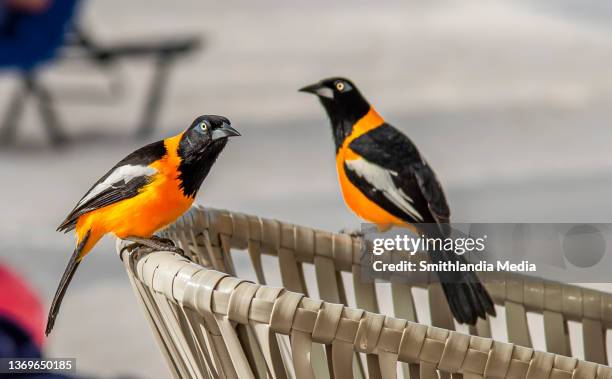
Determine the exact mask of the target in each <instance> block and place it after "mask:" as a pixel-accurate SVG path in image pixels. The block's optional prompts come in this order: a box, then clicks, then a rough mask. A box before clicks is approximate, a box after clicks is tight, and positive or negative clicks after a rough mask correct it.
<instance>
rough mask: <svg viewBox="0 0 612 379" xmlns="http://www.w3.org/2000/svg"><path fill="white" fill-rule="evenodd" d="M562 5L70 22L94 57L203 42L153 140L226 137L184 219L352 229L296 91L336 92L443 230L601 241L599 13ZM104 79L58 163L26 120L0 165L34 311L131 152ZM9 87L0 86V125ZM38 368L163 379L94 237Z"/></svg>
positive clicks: (319, 6)
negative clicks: (444, 213)
mask: <svg viewBox="0 0 612 379" xmlns="http://www.w3.org/2000/svg"><path fill="white" fill-rule="evenodd" d="M579 4H580V5H582V4H584V3H583V2H578V1H569V0H564V1H562V2H556V1H555V2H552V1H545V2H538V4H537V5H535V4H534V3H532V2H527V1H519V2H512V3H509V2H503V1H484V0H482V1H475V0H474V1H465V2H461V3H459V2H452V1H443V0H437V1H431V2H401V1H386V2H382V3H380V4H379V3H377V4H376V5H374V4H370V3H369V2H366V1H358V2H354V1H338V2H334V3H332V4H329V3H328V2H322V1H319V0H317V1H310V2H298V3H291V4H290V3H288V2H280V1H273V0H266V1H258V2H256V3H255V2H249V1H245V0H242V1H230V2H217V3H207V2H202V1H196V0H188V1H183V2H179V3H171V2H166V1H162V0H154V1H151V0H149V1H142V0H138V1H130V2H124V1H118V0H105V1H90V2H87V3H86V4H85V5H86V8H85V9H84V11H85V14H84V17H85V20H86V21H87V24H88V25H89V26H90V27H91V28H92V29H93V31H94V32H95V34H96V35H98V36H99V38H100V39H101V40H103V41H116V40H122V39H124V38H125V39H127V38H155V37H156V36H163V35H168V34H175V33H179V34H188V33H191V32H194V31H195V32H196V33H200V34H203V35H206V37H207V40H208V43H209V46H208V48H207V49H206V51H204V52H203V53H202V54H199V55H196V56H194V57H192V58H190V59H189V60H187V61H185V62H182V63H181V64H179V67H177V68H178V69H177V70H176V71H175V72H174V73H173V75H172V80H171V86H170V89H169V93H168V98H167V102H166V104H165V106H164V109H163V111H162V114H163V117H162V120H161V128H160V129H159V131H158V133H157V135H156V137H155V138H154V139H158V138H163V137H165V136H169V135H172V134H174V133H176V132H178V131H179V130H181V129H182V128H184V127H185V126H186V125H187V124H188V123H189V122H190V121H191V120H192V119H193V118H194V116H195V115H197V114H201V113H217V114H223V115H226V116H228V117H229V118H230V119H231V120H232V122H233V125H234V126H235V127H236V128H237V129H238V130H240V131H241V132H242V133H243V137H241V138H238V139H235V140H232V141H231V143H230V145H229V146H228V148H227V149H226V151H225V152H224V153H223V155H222V156H221V158H220V159H219V161H218V164H217V165H216V166H215V167H214V168H213V171H212V173H211V175H210V176H209V178H208V179H207V182H206V183H205V186H204V188H203V190H202V191H201V193H200V195H199V197H198V202H200V203H204V204H207V205H211V206H215V207H219V208H228V209H233V210H239V211H243V212H250V213H256V214H259V215H262V216H269V217H275V218H279V219H283V220H287V221H292V222H296V223H300V224H304V225H309V226H317V227H321V228H326V229H329V230H338V229H340V228H343V227H352V226H353V227H355V226H357V225H358V220H357V219H356V218H354V216H353V215H351V214H350V213H349V212H348V211H347V210H346V209H345V207H344V205H343V204H342V202H341V198H340V195H339V192H338V188H337V183H336V176H335V175H336V174H335V171H334V170H335V169H334V164H333V151H332V143H331V136H330V131H329V127H328V125H327V121H326V119H325V116H324V115H323V112H322V109H320V106H319V105H318V104H317V103H316V101H315V99H314V98H311V97H308V96H306V95H304V94H298V93H297V92H296V89H297V88H299V87H300V86H302V85H304V84H308V83H310V82H312V81H314V80H317V79H319V78H321V77H324V76H329V75H336V74H343V75H347V76H349V77H351V78H352V79H354V80H355V81H356V82H357V83H358V84H359V85H360V87H361V88H362V90H363V92H364V93H366V95H367V96H368V97H369V98H370V99H371V100H372V102H373V103H374V104H375V105H376V106H377V108H378V109H379V111H380V112H381V113H382V114H383V115H384V116H386V118H387V119H388V121H390V122H391V123H393V124H395V125H396V126H398V127H400V128H401V129H402V130H403V131H405V132H406V133H407V134H408V135H410V136H411V138H412V139H413V140H414V141H415V142H416V143H417V144H418V146H420V148H421V151H422V152H423V154H424V155H425V156H426V157H427V158H428V160H429V161H430V163H431V165H432V166H433V167H434V168H435V169H436V171H437V172H438V175H439V177H440V179H441V181H442V182H443V184H444V185H445V188H446V190H447V194H448V197H449V202H450V204H451V208H452V211H453V218H454V220H455V221H464V222H483V221H531V222H535V221H549V222H561V221H567V222H575V221H597V222H608V221H609V220H610V214H612V199H611V198H610V196H609V194H610V193H611V190H612V177H611V176H610V175H609V173H610V172H612V152H611V151H610V141H611V140H612V128H611V127H610V125H609V120H610V119H612V107H611V106H610V104H612V66H611V65H610V64H609V62H611V61H612V38H610V36H611V32H612V29H611V28H610V27H609V26H608V25H609V19H610V15H611V14H612V10H610V8H609V7H606V6H603V5H602V4H604V2H603V1H593V0H591V1H589V6H590V7H587V8H588V9H591V11H590V12H587V11H584V12H577V11H575V9H576V7H577V6H578V5H579ZM580 8H581V9H582V8H584V7H580ZM111 74H112V77H114V78H116V79H117V80H119V81H120V82H121V83H123V85H124V87H125V88H124V89H125V94H124V95H125V96H124V97H122V98H119V99H113V98H111V99H109V101H107V102H105V103H102V104H89V103H84V102H82V101H81V102H79V101H74V99H72V100H70V101H68V100H66V101H64V102H62V103H61V105H60V110H61V116H62V119H63V120H64V121H65V122H66V124H67V126H68V129H69V132H70V133H71V134H72V135H73V136H74V137H75V140H76V142H77V143H75V145H74V146H71V147H68V148H66V149H64V150H62V151H53V150H52V149H49V148H47V147H46V146H45V138H44V134H43V133H42V132H41V125H40V122H39V120H38V119H37V116H36V114H35V113H34V112H28V114H27V117H26V120H25V123H24V126H25V128H24V130H23V134H22V136H21V137H22V138H21V140H20V142H19V147H18V148H16V149H11V150H4V151H0V177H1V178H2V179H1V180H2V184H3V185H2V187H1V188H0V209H1V210H2V212H0V259H1V260H2V261H7V262H9V263H10V264H12V265H13V266H14V267H16V268H17V269H18V270H19V271H21V272H23V273H24V274H26V275H28V276H29V277H30V278H31V279H32V281H33V283H34V285H35V286H36V288H37V289H38V290H40V292H41V294H43V295H44V297H45V298H46V299H47V300H48V299H50V297H51V296H52V294H53V291H54V290H55V285H56V283H57V281H58V279H59V277H60V275H61V272H62V271H63V268H64V265H65V263H66V261H67V259H68V257H69V254H70V252H71V251H72V248H73V238H72V237H71V236H64V235H62V234H59V233H56V232H55V231H54V230H55V227H56V226H57V224H58V223H59V222H60V221H61V219H62V218H63V217H64V216H65V214H66V213H67V212H68V211H69V210H70V209H71V208H72V206H73V205H74V203H75V201H76V200H78V199H79V198H80V196H81V195H82V194H83V192H84V191H86V190H87V188H89V186H90V185H91V184H92V183H93V182H94V181H95V180H96V179H97V178H98V177H100V176H101V175H102V174H103V173H104V172H105V171H106V170H107V169H109V168H110V167H112V165H114V164H115V163H116V162H117V161H118V160H119V159H121V158H122V157H123V156H124V155H126V154H127V153H129V152H130V151H132V150H133V149H135V148H136V147H138V146H141V145H143V144H144V143H145V142H148V141H143V140H138V141H137V140H134V139H133V138H131V136H130V134H129V133H130V132H131V130H133V126H132V125H133V124H134V123H135V121H136V120H137V118H138V116H139V112H138V111H139V107H138V106H139V104H140V101H141V100H142V94H143V91H144V90H145V85H144V83H145V80H146V79H147V78H148V75H149V74H150V67H149V66H148V65H147V63H146V62H136V63H131V64H125V65H122V66H121V67H119V70H117V71H116V72H113V73H111ZM107 79H108V78H107V77H105V76H104V75H102V74H101V73H99V72H97V71H94V70H92V69H91V68H88V67H86V66H84V65H83V64H82V63H79V62H67V63H66V64H64V65H62V66H60V67H52V68H50V69H49V70H48V71H47V72H45V80H46V81H47V82H48V83H49V85H50V86H51V87H52V88H53V89H54V90H55V91H57V92H58V93H66V92H74V91H75V90H78V89H80V88H87V89H90V90H100V91H104V90H105V85H106V83H107ZM14 85H15V82H14V80H12V79H11V78H10V77H7V76H3V77H1V78H0V109H3V108H1V107H3V106H4V105H5V104H6V101H4V100H3V99H7V95H8V94H9V92H10V91H11V90H12V88H13V87H14ZM608 287H609V286H607V287H604V288H608ZM609 289H611V288H609ZM534 322H537V321H534ZM572 333H574V332H572ZM502 334H503V333H502ZM537 343H541V342H536V344H537ZM48 353H49V354H50V355H51V356H68V357H73V356H74V357H77V358H78V367H79V371H81V370H82V372H83V373H91V374H95V375H99V376H103V377H113V376H116V375H120V374H129V375H134V376H136V377H142V378H162V377H166V376H167V371H166V369H165V364H164V362H163V360H162V357H161V354H159V352H158V351H157V347H156V346H155V345H154V342H153V338H152V336H151V334H150V332H149V330H148V325H147V324H146V321H145V319H144V317H143V316H142V314H141V312H140V310H139V309H138V307H137V305H136V302H135V299H134V296H133V295H132V293H131V289H130V287H129V284H128V282H127V280H126V278H125V275H124V273H123V268H122V266H121V263H120V261H119V260H118V259H117V257H116V255H115V253H114V249H113V241H112V239H111V238H107V239H106V240H105V241H103V243H101V244H100V245H99V246H98V247H97V248H96V249H95V250H94V251H93V252H92V254H91V255H90V256H88V257H87V260H86V261H85V263H84V264H83V265H82V266H81V268H80V270H79V272H78V274H77V276H76V278H75V280H74V283H73V285H72V286H71V288H70V290H69V292H68V295H67V297H66V300H65V304H64V307H63V309H62V312H61V314H60V317H59V320H58V323H57V327H56V330H55V331H54V334H53V336H52V338H51V340H50V344H49V346H48Z"/></svg>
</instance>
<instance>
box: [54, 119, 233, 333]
mask: <svg viewBox="0 0 612 379" xmlns="http://www.w3.org/2000/svg"><path fill="white" fill-rule="evenodd" d="M239 135H240V133H238V132H237V131H236V130H235V129H234V128H232V127H231V125H230V122H229V120H228V119H227V118H225V117H221V116H211V115H208V116H200V117H198V118H196V119H195V120H194V121H193V122H192V123H191V126H189V128H188V129H187V130H186V131H184V132H182V133H180V134H178V135H176V136H174V137H170V138H167V139H165V140H162V141H158V142H154V143H152V144H149V145H147V146H145V147H142V148H140V149H138V150H136V151H134V152H133V153H131V154H130V155H128V156H127V157H125V158H124V159H122V160H121V161H120V162H119V163H117V165H115V167H113V168H112V169H111V170H110V171H109V172H108V173H106V175H104V176H103V177H102V178H100V180H98V181H97V182H96V183H95V184H94V185H93V187H91V189H90V190H89V191H87V193H86V194H85V196H83V198H82V199H81V200H79V202H78V203H77V205H76V207H75V208H74V209H73V210H72V212H70V214H69V215H68V216H67V217H66V219H65V220H64V221H63V222H62V224H61V225H60V226H59V227H58V228H57V230H58V231H63V232H66V233H67V232H70V231H72V230H75V231H76V237H77V242H76V248H75V250H74V253H73V254H72V257H71V258H70V261H69V262H68V266H67V267H66V270H65V271H64V275H63V276H62V278H61V280H60V283H59V286H58V288H57V290H56V292H55V297H54V298H53V303H52V304H51V309H50V310H49V316H48V319H47V328H46V331H45V333H46V334H47V335H49V333H50V332H51V330H52V329H53V325H54V323H55V318H56V317H57V313H58V311H59V308H60V304H61V302H62V299H63V297H64V294H65V293H66V289H67V288H68V285H69V284H70V281H71V280H72V277H73V275H74V273H75V271H76V269H77V268H78V266H79V264H80V263H81V261H82V260H83V258H84V257H85V255H87V253H88V252H89V251H90V250H91V249H92V248H93V247H94V245H95V244H96V243H97V242H98V241H99V240H100V238H102V236H104V235H105V234H107V233H113V234H114V235H115V236H117V237H118V238H121V239H123V240H127V241H132V242H134V243H137V244H140V245H144V246H148V247H150V248H153V249H156V250H170V251H176V252H179V251H180V249H178V248H176V247H174V244H172V243H171V242H170V241H168V240H163V239H161V238H159V237H156V236H154V235H153V233H155V232H156V231H158V230H160V229H163V228H164V227H165V226H167V225H169V224H171V223H172V222H173V221H174V220H176V219H177V218H178V217H179V216H181V215H182V214H183V213H184V212H185V211H187V210H188V209H189V207H190V206H191V204H192V203H193V201H194V199H195V196H196V193H197V192H198V190H199V188H200V186H201V185H202V182H203V181H204V178H206V176H207V175H208V172H209V171H210V169H211V167H212V165H213V164H214V163H215V161H216V160H217V157H218V156H219V154H220V153H221V151H222V150H223V148H224V147H225V145H226V143H227V139H228V137H232V136H239Z"/></svg>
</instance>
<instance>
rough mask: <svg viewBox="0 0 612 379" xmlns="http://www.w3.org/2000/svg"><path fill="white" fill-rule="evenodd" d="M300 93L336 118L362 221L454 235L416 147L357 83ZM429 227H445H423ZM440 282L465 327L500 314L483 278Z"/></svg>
mask: <svg viewBox="0 0 612 379" xmlns="http://www.w3.org/2000/svg"><path fill="white" fill-rule="evenodd" d="M300 91H301V92H308V93H312V94H315V95H317V97H318V98H319V100H320V102H321V104H322V105H323V108H325V111H326V112H327V115H328V116H329V119H330V121H331V126H332V133H333V138H334V144H335V147H336V168H337V170H338V178H339V181H340V187H341V189H342V195H343V198H344V201H345V203H346V204H347V206H348V207H349V208H350V209H351V210H352V211H353V212H355V213H356V214H357V216H359V217H361V218H362V219H364V220H366V221H367V222H371V223H374V224H377V225H378V226H379V229H380V230H386V229H389V228H390V227H392V226H404V227H407V228H409V229H412V230H413V231H417V232H419V233H421V234H425V235H427V236H428V237H442V238H443V237H445V236H447V235H448V232H449V225H448V223H449V220H450V211H449V208H448V204H447V202H446V198H445V196H444V192H443V190H442V187H441V185H440V182H438V179H437V178H436V175H435V174H434V172H433V170H432V169H431V168H430V167H429V165H428V164H427V162H426V161H425V159H424V158H423V157H422V156H421V154H420V153H419V151H418V150H417V148H416V146H415V145H414V144H413V143H412V141H411V140H410V139H409V138H408V137H406V136H405V135H404V134H403V133H402V132H400V131H399V130H397V129H396V128H394V127H393V126H391V125H389V124H387V123H386V122H385V120H384V119H383V118H382V117H381V116H380V115H379V114H378V113H377V112H376V110H374V108H373V107H372V106H370V104H369V103H368V102H367V101H366V99H365V98H364V97H363V96H362V94H361V93H360V92H359V90H358V89H357V87H356V86H355V85H354V84H353V83H352V82H351V81H350V80H347V79H344V78H330V79H324V80H321V81H320V82H318V83H315V84H312V85H309V86H306V87H304V88H302V89H300ZM425 223H429V224H434V225H437V226H436V227H434V228H425V226H424V225H421V226H419V224H425ZM424 229H427V230H424ZM431 229H434V230H431ZM430 256H431V259H432V261H435V262H442V261H445V260H450V261H463V262H465V260H464V258H462V257H461V256H459V255H457V254H455V253H453V252H444V251H440V252H435V253H432V254H430ZM438 276H439V278H440V282H441V285H442V288H443V290H444V293H445V295H446V298H447V300H448V303H449V306H450V309H451V312H452V313H453V316H454V317H455V319H456V320H457V321H459V322H460V323H468V324H474V323H475V322H476V320H477V319H478V317H481V318H486V314H487V313H488V314H490V315H495V308H494V306H493V302H492V300H491V297H490V296H489V294H488V293H487V291H486V289H485V288H484V287H483V285H482V284H481V283H480V281H479V279H478V277H477V276H476V274H475V273H473V272H442V271H440V272H438Z"/></svg>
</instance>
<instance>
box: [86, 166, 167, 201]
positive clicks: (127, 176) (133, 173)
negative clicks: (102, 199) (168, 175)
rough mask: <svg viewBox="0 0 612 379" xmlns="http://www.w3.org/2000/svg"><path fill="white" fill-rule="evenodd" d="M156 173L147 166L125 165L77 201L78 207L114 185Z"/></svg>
mask: <svg viewBox="0 0 612 379" xmlns="http://www.w3.org/2000/svg"><path fill="white" fill-rule="evenodd" d="M156 173H157V170H156V169H154V168H153V167H149V166H141V165H136V166H134V165H129V164H128V165H125V166H120V167H117V168H116V169H115V170H113V172H112V173H111V174H110V175H109V176H108V177H107V178H106V179H104V180H103V181H101V182H100V183H98V184H97V185H96V186H95V187H94V188H92V189H91V191H89V193H87V195H85V197H83V199H82V200H81V201H79V204H78V205H77V206H79V205H81V204H84V203H86V202H88V201H89V200H91V199H93V198H94V197H96V196H97V195H99V194H100V193H101V192H102V191H104V190H106V189H108V188H110V187H112V186H113V185H114V184H116V183H119V182H124V183H128V182H129V181H130V180H132V179H134V178H137V177H140V176H152V175H155V174H156Z"/></svg>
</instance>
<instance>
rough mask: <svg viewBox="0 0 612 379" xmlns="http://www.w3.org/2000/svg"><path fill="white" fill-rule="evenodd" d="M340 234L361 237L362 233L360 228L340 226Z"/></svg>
mask: <svg viewBox="0 0 612 379" xmlns="http://www.w3.org/2000/svg"><path fill="white" fill-rule="evenodd" d="M340 234H348V235H349V236H351V237H353V238H363V236H364V234H363V231H361V229H350V228H342V229H340Z"/></svg>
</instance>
